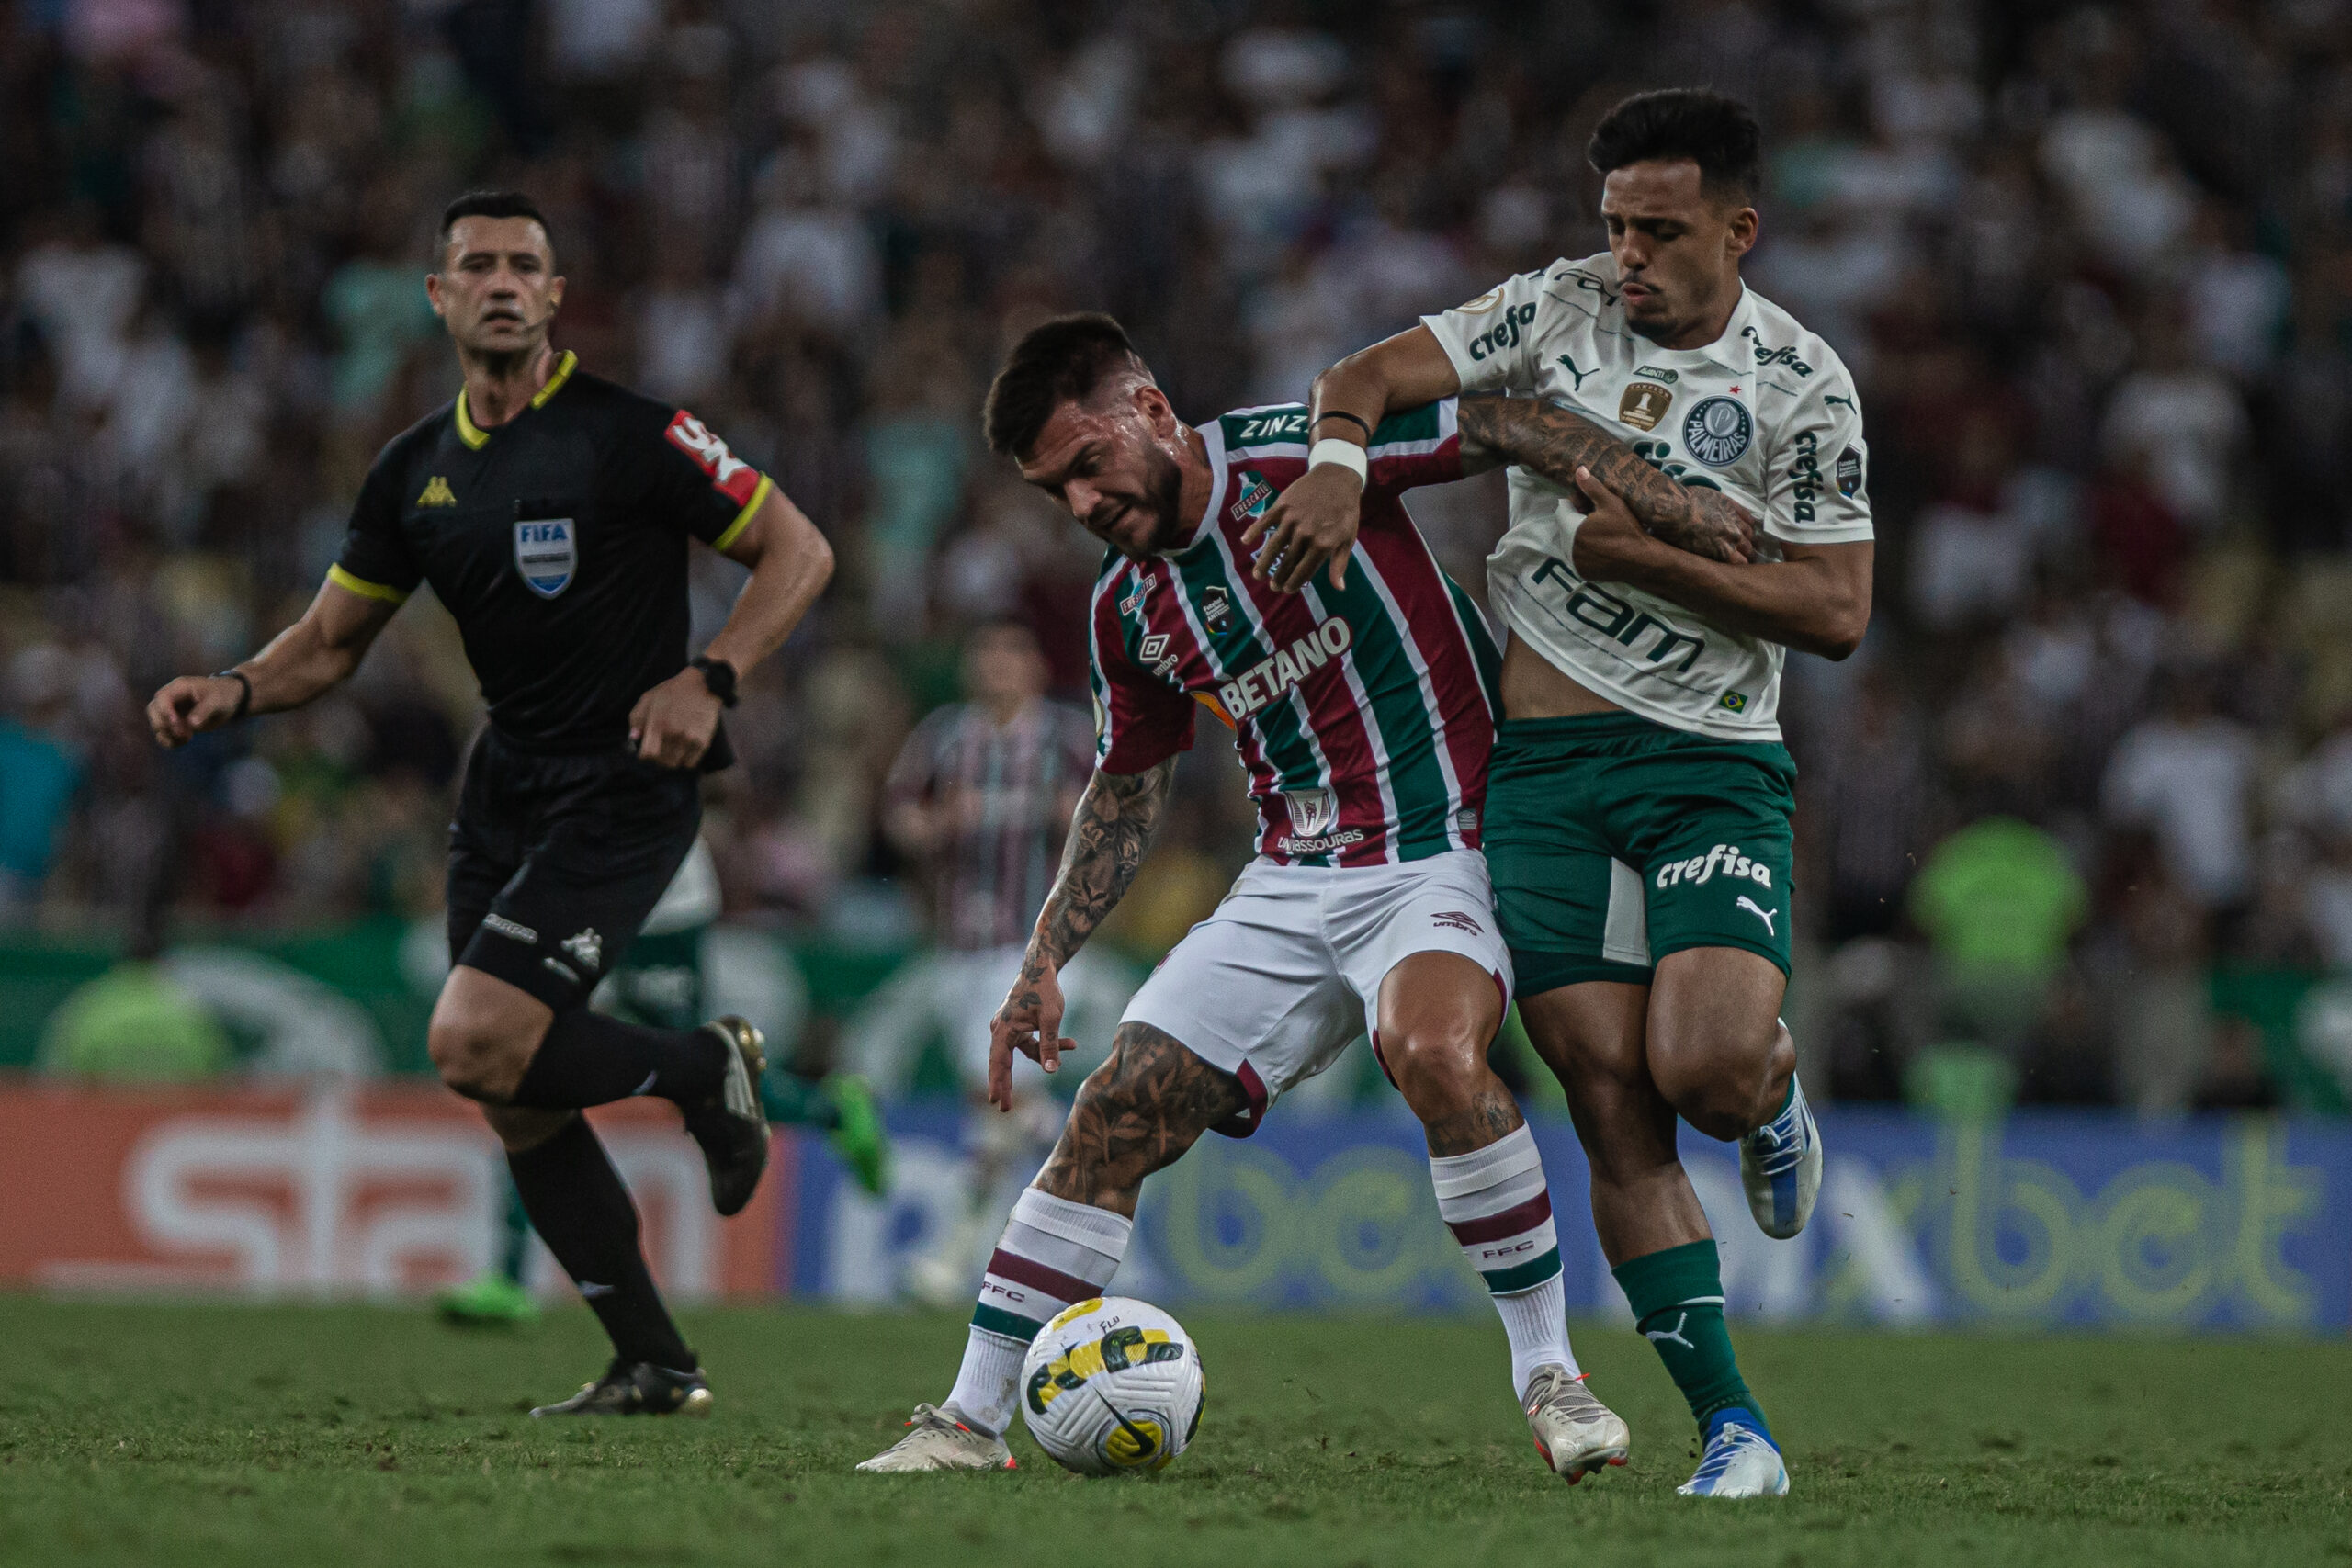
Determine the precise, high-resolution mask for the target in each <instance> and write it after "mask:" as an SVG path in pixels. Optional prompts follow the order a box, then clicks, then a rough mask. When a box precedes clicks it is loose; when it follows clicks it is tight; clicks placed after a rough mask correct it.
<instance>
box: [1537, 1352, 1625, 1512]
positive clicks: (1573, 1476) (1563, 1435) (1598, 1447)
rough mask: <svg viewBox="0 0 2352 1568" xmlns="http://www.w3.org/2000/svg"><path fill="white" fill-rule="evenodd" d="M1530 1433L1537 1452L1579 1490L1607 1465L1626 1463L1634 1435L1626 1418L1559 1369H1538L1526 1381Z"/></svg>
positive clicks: (1579, 1378)
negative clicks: (1626, 1424)
mask: <svg viewBox="0 0 2352 1568" xmlns="http://www.w3.org/2000/svg"><path fill="white" fill-rule="evenodd" d="M1522 1403H1523V1404H1525V1406H1526V1408H1527V1429H1528V1430H1529V1431H1531V1432H1532V1433H1533V1434H1534V1435H1535V1451H1536V1452H1537V1453H1539V1454H1542V1455H1543V1456H1544V1463H1545V1464H1548V1465H1550V1466H1551V1467H1552V1469H1553V1470H1554V1472H1556V1473H1558V1474H1560V1475H1562V1476H1565V1477H1566V1479H1567V1483H1568V1484H1569V1485H1571V1486H1574V1485H1575V1484H1576V1483H1577V1482H1579V1481H1582V1480H1583V1479H1584V1478H1585V1477H1586V1476H1588V1475H1589V1474H1591V1473H1592V1472H1594V1471H1596V1470H1599V1469H1600V1467H1601V1466H1602V1465H1605V1464H1623V1463H1624V1462H1625V1453H1626V1450H1628V1449H1629V1448H1631V1447H1632V1445H1633V1435H1632V1434H1631V1433H1630V1432H1628V1431H1627V1430H1626V1428H1625V1422H1624V1419H1623V1417H1622V1416H1619V1415H1618V1414H1617V1413H1616V1412H1615V1411H1613V1410H1611V1409H1610V1408H1609V1406H1607V1405H1606V1404H1601V1403H1600V1400H1598V1399H1595V1398H1594V1397H1593V1396H1592V1392H1591V1391H1590V1390H1589V1389H1588V1388H1586V1387H1585V1386H1584V1379H1583V1378H1581V1377H1577V1376H1572V1375H1571V1374H1570V1373H1569V1371H1568V1369H1567V1368H1566V1367H1560V1366H1552V1367H1538V1368H1536V1369H1535V1375H1534V1376H1533V1377H1532V1378H1530V1379H1528V1380H1527V1398H1526V1399H1525V1400H1524V1401H1522Z"/></svg>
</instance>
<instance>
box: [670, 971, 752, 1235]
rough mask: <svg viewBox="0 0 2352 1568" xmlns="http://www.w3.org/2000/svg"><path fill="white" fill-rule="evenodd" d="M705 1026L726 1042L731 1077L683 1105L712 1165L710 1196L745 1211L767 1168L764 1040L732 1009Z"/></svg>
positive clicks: (722, 1206) (723, 1206) (725, 1209)
mask: <svg viewBox="0 0 2352 1568" xmlns="http://www.w3.org/2000/svg"><path fill="white" fill-rule="evenodd" d="M703 1028H705V1029H706V1030H707V1031H709V1032H711V1033H712V1034H715V1035H717V1036H718V1039H719V1040H720V1041H721V1042H722V1043H724V1044H725V1045H726V1047H727V1077H725V1078H724V1079H723V1080H722V1081H721V1083H720V1087H719V1091H718V1094H716V1095H714V1096H712V1097H711V1099H710V1100H707V1101H706V1102H705V1103H703V1104H701V1105H697V1106H694V1107H691V1108H687V1109H686V1111H685V1117H686V1131H687V1132H689V1133H691V1134H694V1140H695V1143H697V1144H700V1145H702V1157H703V1163H704V1164H705V1165H707V1166H708V1167H709V1168H710V1201H711V1204H712V1206H713V1207H715V1208H717V1209H718V1212H719V1213H722V1214H737V1213H741V1212H742V1209H743V1205H744V1204H746V1203H748V1202H750V1201H752V1193H753V1192H754V1191H756V1190H758V1189H759V1185H760V1176H761V1173H763V1171H765V1170H766V1169H767V1168H768V1119H767V1117H766V1115H765V1114H763V1112H762V1111H761V1110H760V1090H759V1082H760V1074H761V1072H762V1071H763V1070H764V1069H765V1068H766V1066H767V1056H766V1055H765V1053H764V1052H763V1050H762V1047H763V1045H765V1044H766V1043H767V1042H766V1040H765V1039H764V1038H763V1036H762V1035H761V1033H760V1032H759V1031H758V1030H756V1029H754V1028H752V1025H751V1023H750V1021H748V1020H745V1019H741V1018H738V1017H736V1016H735V1015H734V1014H732V1013H729V1015H728V1016H727V1017H725V1018H720V1019H714V1020H712V1021H710V1022H708V1023H706V1024H704V1025H703Z"/></svg>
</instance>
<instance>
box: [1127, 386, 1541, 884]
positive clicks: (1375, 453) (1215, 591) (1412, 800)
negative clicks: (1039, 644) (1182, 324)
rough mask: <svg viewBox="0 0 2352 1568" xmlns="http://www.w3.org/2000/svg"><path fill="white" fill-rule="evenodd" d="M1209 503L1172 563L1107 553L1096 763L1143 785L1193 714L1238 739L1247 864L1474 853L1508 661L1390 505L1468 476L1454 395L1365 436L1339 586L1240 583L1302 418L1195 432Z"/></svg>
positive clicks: (1257, 412) (1297, 456)
mask: <svg viewBox="0 0 2352 1568" xmlns="http://www.w3.org/2000/svg"><path fill="white" fill-rule="evenodd" d="M1201 434H1202V437H1203V438H1204V440H1205V442H1206V443H1207V446H1208V459H1209V469H1210V476H1211V482H1210V486H1209V496H1210V500H1209V506H1208V511H1207V513H1206V514H1205V515H1204V516H1203V517H1202V518H1201V519H1200V520H1199V521H1198V523H1197V524H1196V525H1194V528H1193V535H1192V537H1191V539H1190V540H1189V541H1188V542H1187V543H1186V544H1185V545H1184V546H1183V547H1181V548H1180V549H1177V550H1175V551H1173V552H1170V553H1169V554H1165V555H1159V556H1154V557H1153V558H1150V559H1148V560H1141V561H1138V560H1132V559H1129V558H1127V557H1125V556H1123V555H1120V554H1119V553H1117V552H1116V551H1113V552H1112V553H1111V554H1110V556H1109V557H1108V558H1105V560H1104V562H1103V575H1102V576H1101V578H1099V579H1098V580H1097V581H1096V582H1095V585H1094V604H1093V613H1092V615H1091V626H1090V630H1091V646H1092V653H1093V683H1094V701H1095V706H1096V710H1097V711H1096V728H1097V734H1098V739H1097V740H1096V743H1095V766H1096V767H1098V768H1100V769H1102V770H1103V772H1105V773H1141V772H1142V771H1143V770H1145V769H1146V768H1149V767H1151V766H1153V765H1154V764H1156V763H1158V762H1160V761H1165V760H1166V759H1167V758H1169V757H1170V756H1172V755H1174V754H1175V753H1176V752H1177V751H1179V750H1183V749H1184V748H1186V747H1188V746H1190V745H1191V744H1192V741H1193V716H1194V713H1195V710H1196V708H1199V707H1206V708H1208V709H1209V710H1210V711H1211V712H1212V713H1214V714H1216V716H1218V717H1219V718H1221V719H1223V720H1225V721H1226V722H1227V724H1229V725H1231V726H1232V727H1233V728H1234V731H1235V735H1236V738H1237V739H1238V743H1239V746H1240V750H1241V762H1242V766H1243V767H1244V768H1245V769H1246V770H1247V771H1248V773H1249V774H1250V797H1251V798H1252V799H1253V800H1255V801H1256V802H1257V805H1258V823H1259V836H1258V851H1259V853H1260V854H1261V855H1263V856H1264V857H1266V858H1267V859H1269V860H1272V861H1276V862H1279V863H1283V864H1286V865H1376V864H1382V863H1390V862H1397V861H1408V860H1419V859H1420V858H1421V857H1423V856H1425V855H1433V854H1440V853H1442V852H1445V851H1448V850H1474V849H1476V848H1477V847H1478V818H1479V812H1480V811H1481V810H1482V809H1483V808H1484V807H1485V804H1486V795H1487V752H1488V750H1491V749H1492V747H1493V745H1494V738H1495V718H1496V716H1497V715H1498V714H1499V713H1500V712H1501V708H1502V703H1501V698H1500V696H1499V695H1498V688H1497V684H1496V682H1497V676H1498V670H1499V667H1500V660H1499V659H1498V656H1497V654H1496V652H1495V645H1494V641H1493V639H1492V638H1491V637H1489V636H1488V635H1487V626H1486V622H1485V621H1484V620H1483V619H1482V618H1481V617H1480V615H1479V613H1478V609H1477V606H1476V604H1472V603H1471V601H1470V599H1469V597H1468V596H1467V595H1466V594H1464V592H1462V590H1461V589H1460V588H1459V587H1457V586H1456V585H1455V584H1454V582H1453V581H1452V580H1451V579H1450V578H1448V577H1447V576H1446V575H1445V573H1444V572H1443V571H1442V570H1440V568H1439V566H1438V564H1437V558H1435V557H1434V556H1432V555H1431V554H1430V548H1429V546H1428V545H1427V544H1425V543H1423V542H1422V539H1421V536H1420V531H1419V529H1417V528H1415V527H1414V526H1413V520H1412V518H1411V517H1410V516H1409V515H1408V514H1407V513H1406V511H1405V503H1404V502H1403V500H1402V499H1401V496H1402V493H1403V492H1404V491H1408V490H1410V489H1412V488H1413V487H1415V486H1416V485H1426V484H1442V483H1444V482H1446V481H1448V480H1450V479H1460V478H1461V477H1462V473H1463V468H1462V437H1461V434H1460V432H1459V431H1458V430H1457V429H1456V428H1455V424H1454V404H1453V400H1452V399H1447V400H1444V401H1442V402H1436V403H1430V404H1429V405H1428V406H1426V407H1423V408H1419V409H1415V410H1412V411H1410V412H1406V413H1402V414H1398V415H1396V416H1394V417H1392V418H1390V419H1386V420H1384V421H1382V422H1381V425H1380V428H1379V429H1378V430H1377V431H1375V432H1374V434H1373V439H1372V445H1371V449H1370V452H1369V454H1368V456H1369V457H1370V460H1371V466H1372V473H1371V479H1370V482H1369V483H1368V484H1367V485H1366V486H1365V488H1364V495H1363V524H1362V527H1361V529H1360V531H1359V533H1358V535H1357V539H1356V548H1355V554H1354V555H1353V557H1352V558H1351V559H1350V560H1349V562H1348V570H1347V580H1348V585H1347V587H1346V588H1345V589H1344V590H1340V591H1334V590H1333V589H1332V587H1331V582H1330V577H1329V572H1317V574H1316V577H1315V580H1314V581H1313V582H1311V583H1310V584H1309V585H1308V586H1307V587H1306V588H1305V589H1303V590H1301V591H1300V592H1296V593H1288V594H1285V593H1278V592H1275V591H1274V590H1273V589H1272V588H1270V587H1268V586H1266V585H1265V584H1264V583H1261V582H1260V581H1257V580H1256V579H1254V578H1252V577H1251V576H1250V561H1249V556H1248V552H1247V551H1246V549H1245V548H1244V547H1243V545H1242V543H1241V535H1242V532H1243V531H1244V530H1245V529H1247V528H1248V527H1249V526H1250V523H1251V521H1252V520H1253V519H1255V518H1256V517H1257V516H1258V515H1259V514H1260V513H1262V512H1264V511H1265V510H1266V508H1267V507H1268V506H1269V505H1271V504H1272V502H1273V499H1274V497H1275V496H1277V495H1279V494H1281V493H1282V491H1283V487H1284V486H1286V485H1288V484H1290V483H1291V481H1293V480H1294V479H1297V478H1298V477H1299V476H1300V475H1302V474H1304V473H1305V472H1306V449H1307V432H1306V409H1305V408H1303V407H1301V406H1300V405H1298V404H1296V403H1287V404H1281V405H1277V406H1275V407H1271V408H1259V409H1243V410H1241V411H1239V412H1235V413H1229V414H1227V415H1226V416H1225V417H1224V418H1222V419H1220V420H1217V421H1216V422H1215V423H1211V424H1207V425H1204V426H1203V427H1202V429H1201Z"/></svg>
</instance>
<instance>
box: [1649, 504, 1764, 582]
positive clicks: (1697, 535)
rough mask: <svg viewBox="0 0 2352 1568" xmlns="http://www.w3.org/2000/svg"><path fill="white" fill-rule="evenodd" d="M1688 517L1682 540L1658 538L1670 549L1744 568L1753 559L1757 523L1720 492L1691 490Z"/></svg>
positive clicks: (1661, 532)
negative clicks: (1673, 547) (1678, 549)
mask: <svg viewBox="0 0 2352 1568" xmlns="http://www.w3.org/2000/svg"><path fill="white" fill-rule="evenodd" d="M1688 493H1689V495H1690V497H1691V517H1690V521H1689V526H1688V527H1687V528H1686V529H1685V530H1684V532H1685V534H1686V535H1687V536H1686V537H1683V538H1679V539H1676V538H1668V537H1667V536H1666V534H1665V533H1664V532H1663V531H1660V532H1659V533H1658V535H1657V536H1658V537H1659V538H1661V539H1666V542H1667V543H1668V544H1669V545H1676V546H1679V547H1681V548H1683V549H1686V550H1689V551H1690V552H1691V554H1692V555H1699V556H1705V557H1707V558H1710V559H1712V560H1720V561H1729V562H1730V563H1731V564H1732V565H1734V566H1744V565H1746V564H1747V562H1749V561H1752V560H1754V559H1755V558H1756V519H1755V518H1754V517H1752V516H1750V515H1749V514H1748V512H1747V508H1746V507H1744V506H1742V505H1740V503H1739V502H1736V501H1734V500H1733V499H1732V498H1731V497H1729V496H1727V495H1725V494H1724V492H1723V491H1719V490H1708V489H1705V488H1704V487H1702V486H1696V485H1694V486H1691V487H1689V489H1688Z"/></svg>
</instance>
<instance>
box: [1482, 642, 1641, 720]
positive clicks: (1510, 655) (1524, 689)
mask: <svg viewBox="0 0 2352 1568" xmlns="http://www.w3.org/2000/svg"><path fill="white" fill-rule="evenodd" d="M1620 712H1623V709H1621V708H1620V707H1619V706H1618V705H1616V704H1615V703H1612V702H1611V701H1610V700H1609V699H1608V698H1607V697H1604V696H1602V695H1601V694H1600V693H1599V692H1596V691H1594V690H1593V689H1592V688H1591V687H1589V686H1588V685H1586V684H1585V683H1584V682H1581V681H1578V680H1577V678H1576V677H1574V676H1573V675H1570V674H1569V673H1568V672H1567V671H1565V670H1563V669H1561V668H1560V667H1559V666H1558V665H1556V664H1555V663H1553V662H1552V661H1551V660H1548V659H1546V658H1544V656H1543V655H1542V654H1540V653H1538V652H1536V651H1535V649H1534V645H1532V643H1530V642H1528V641H1527V640H1526V639H1525V638H1524V637H1513V638H1511V639H1510V647H1509V648H1507V649H1504V650H1503V716H1504V717H1505V718H1575V717H1577V716H1579V715H1582V714H1589V713H1620Z"/></svg>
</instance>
